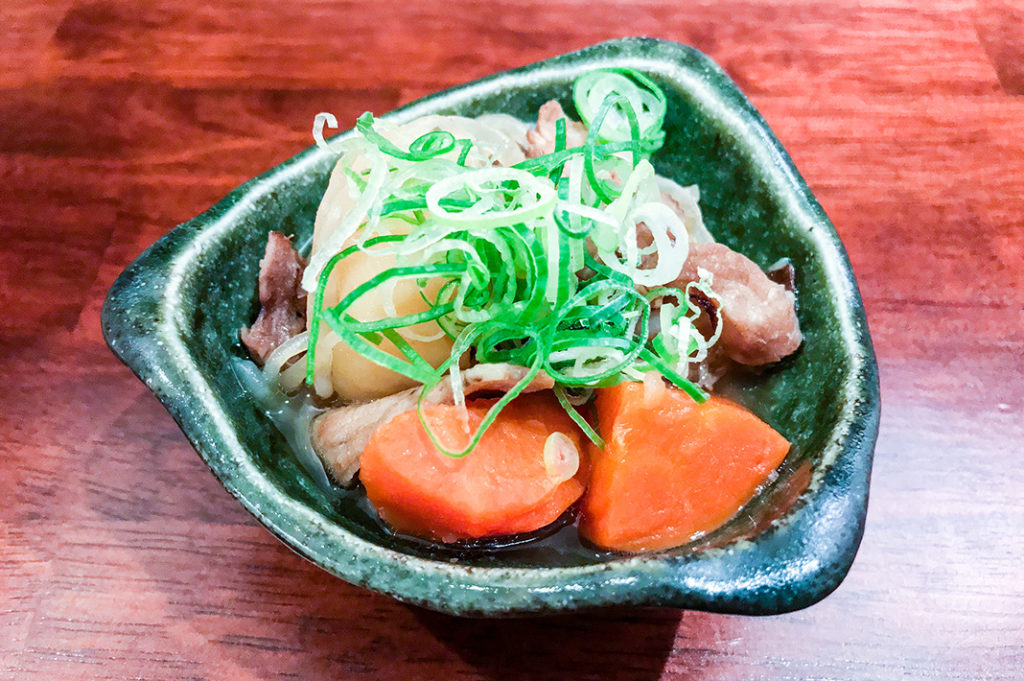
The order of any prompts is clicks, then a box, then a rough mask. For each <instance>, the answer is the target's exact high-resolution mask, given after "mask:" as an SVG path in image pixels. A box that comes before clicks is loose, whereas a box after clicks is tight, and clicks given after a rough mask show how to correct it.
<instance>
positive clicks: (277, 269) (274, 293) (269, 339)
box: [239, 232, 306, 364]
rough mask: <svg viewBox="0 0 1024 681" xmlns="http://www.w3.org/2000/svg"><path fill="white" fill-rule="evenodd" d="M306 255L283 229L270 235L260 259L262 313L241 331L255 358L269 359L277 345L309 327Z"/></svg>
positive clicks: (258, 360) (257, 360)
mask: <svg viewBox="0 0 1024 681" xmlns="http://www.w3.org/2000/svg"><path fill="white" fill-rule="evenodd" d="M302 269H303V263H302V257H301V256H299V254H298V253H297V252H296V250H295V249H294V248H292V242H291V241H289V240H288V237H286V236H285V235H284V234H282V233H281V232H271V233H270V234H269V235H268V236H267V248H266V251H264V253H263V259H262V260H260V277H259V292H260V313H259V316H258V317H256V321H255V322H253V325H252V326H250V327H248V328H243V329H242V330H241V333H240V334H239V335H240V336H241V338H242V343H243V344H244V345H245V347H246V349H247V350H248V351H249V354H250V355H251V356H252V358H253V360H255V361H256V363H258V364H263V363H264V362H266V361H267V357H269V356H270V353H272V352H273V351H274V350H275V349H276V348H277V346H279V345H281V343H284V342H285V341H286V340H288V339H289V338H291V337H292V336H294V335H296V334H298V333H301V332H302V330H303V329H305V328H306V312H305V310H306V293H305V291H303V290H302V286H301V285H300V281H301V279H302Z"/></svg>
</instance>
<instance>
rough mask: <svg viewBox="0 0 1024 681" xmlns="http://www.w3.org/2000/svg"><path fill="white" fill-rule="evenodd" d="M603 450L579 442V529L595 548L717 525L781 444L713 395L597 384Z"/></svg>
mask: <svg viewBox="0 0 1024 681" xmlns="http://www.w3.org/2000/svg"><path fill="white" fill-rule="evenodd" d="M596 407H597V417H598V424H599V427H600V431H601V434H602V436H603V437H604V439H605V443H606V445H605V448H604V449H603V450H602V449H599V448H597V447H595V446H593V445H590V446H589V447H588V450H589V459H590V466H591V478H590V486H589V488H588V490H587V493H586V494H585V495H584V497H583V503H582V518H581V522H580V534H581V535H582V536H583V537H584V538H586V539H587V540H589V541H590V542H592V543H594V544H596V545H597V546H600V547H602V548H606V549H611V550H615V551H630V552H640V551H653V550H657V549H664V548H669V547H672V546H680V545H682V544H685V543H687V542H688V541H690V540H691V539H693V538H694V537H695V536H697V535H699V534H701V533H706V532H709V531H711V530H713V529H715V528H716V527H719V526H720V525H722V524H723V523H724V522H725V521H726V520H728V519H729V518H731V517H732V516H733V515H735V514H736V512H737V511H738V510H739V509H740V508H742V507H743V505H744V504H746V503H747V502H748V501H749V500H750V499H751V498H752V497H753V496H754V494H755V493H756V492H757V490H758V488H760V487H761V486H762V485H763V484H764V483H765V482H766V481H767V480H768V478H769V476H771V474H772V472H773V471H774V470H775V469H776V468H777V467H778V466H779V464H780V463H782V460H783V459H784V458H785V457H786V452H788V451H789V442H787V441H786V439H785V438H783V437H782V436H781V435H779V434H778V433H777V432H775V430H773V429H772V428H771V426H769V425H768V424H766V423H765V422H763V421H761V420H760V419H759V418H757V417H756V416H755V415H754V414H752V413H750V412H749V411H747V410H746V409H744V408H743V407H741V406H739V405H737V404H735V403H733V402H730V401H728V400H725V399H723V398H720V397H711V398H710V399H709V400H708V401H707V402H705V403H704V404H697V403H696V402H694V401H693V400H692V399H691V398H690V397H688V396H687V395H685V394H684V393H683V392H681V391H679V390H676V389H675V388H669V387H666V386H664V385H663V384H662V383H661V381H658V384H657V387H652V386H650V385H649V386H648V387H647V388H646V389H645V386H644V384H641V383H622V384H620V385H617V386H615V387H612V388H605V389H602V390H598V391H597V400H596Z"/></svg>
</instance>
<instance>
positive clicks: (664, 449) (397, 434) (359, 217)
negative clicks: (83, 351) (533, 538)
mask: <svg viewBox="0 0 1024 681" xmlns="http://www.w3.org/2000/svg"><path fill="white" fill-rule="evenodd" d="M573 105H574V107H575V110H576V112H577V114H578V115H579V117H580V119H581V120H579V121H575V120H572V119H570V118H569V117H568V116H566V114H565V113H564V110H563V108H562V106H561V105H560V104H559V103H558V102H557V101H550V102H547V103H546V104H544V105H543V106H541V108H540V110H539V113H538V116H537V120H536V123H535V124H532V125H531V124H527V123H524V122H522V121H520V120H518V119H516V118H513V117H511V116H508V115H503V114H488V115H484V116H480V117H478V118H463V117H458V116H437V115H434V116H425V117H422V118H419V119H416V120H414V121H411V122H409V123H405V124H402V125H396V124H393V123H390V122H388V121H384V120H377V119H375V118H374V117H373V115H372V114H370V113H365V114H363V115H362V116H360V117H359V118H358V120H357V121H356V127H355V130H354V131H353V133H352V134H351V135H349V136H346V137H343V138H342V139H340V140H330V141H328V140H326V139H325V138H324V136H323V132H324V128H325V127H330V128H337V125H338V124H337V121H336V119H335V118H334V117H333V116H332V115H330V114H319V115H318V116H317V117H316V120H315V122H314V127H313V136H314V138H315V140H316V142H317V144H318V145H319V146H321V147H322V148H324V149H326V150H327V151H329V152H330V153H333V154H336V155H337V157H338V160H337V163H336V165H335V167H334V170H333V172H332V174H331V177H330V182H329V185H328V188H327V190H326V192H325V194H324V197H323V200H322V202H321V204H320V207H319V209H318V211H317V214H316V219H315V224H314V231H313V239H312V244H311V250H310V253H309V255H308V259H304V258H303V257H301V256H300V255H299V254H298V252H297V251H296V250H295V249H294V248H293V246H292V244H291V243H290V241H289V240H288V238H286V237H285V236H284V235H282V234H280V233H276V232H274V233H271V234H270V236H269V238H268V242H267V248H266V252H265V254H264V257H263V259H262V260H261V263H260V266H261V269H260V278H259V295H260V303H261V309H260V313H259V316H258V318H257V319H256V321H255V322H254V323H253V325H252V326H251V327H249V328H247V329H243V331H242V340H243V343H244V344H245V346H246V347H247V348H248V350H249V352H250V355H251V356H252V357H253V359H254V360H255V361H256V362H257V363H259V364H262V365H263V376H264V377H265V379H266V382H267V384H268V385H269V386H272V388H271V389H272V390H273V391H275V392H276V394H278V395H306V396H308V398H309V399H310V400H312V401H313V402H314V403H316V404H318V405H321V406H323V409H322V410H314V411H313V412H311V411H310V410H309V409H305V410H304V411H303V412H302V413H303V415H304V416H303V419H302V426H301V428H300V430H301V431H302V433H303V435H304V437H306V438H307V440H306V442H308V444H307V445H305V446H307V447H311V448H312V450H313V451H315V452H316V454H317V456H319V457H320V459H321V460H322V462H323V464H324V468H325V469H326V470H327V471H328V472H329V474H330V476H331V478H332V480H333V481H334V483H336V484H338V485H342V486H352V485H355V484H359V485H360V486H361V488H362V489H364V490H365V493H366V495H367V498H368V499H369V501H370V503H371V504H372V506H373V508H374V509H375V511H376V512H377V513H378V515H379V516H380V518H381V519H382V520H383V521H384V522H385V523H387V525H388V526H389V527H390V528H391V529H392V530H393V531H395V532H399V533H403V534H408V535H413V536H417V537H421V538H427V539H430V540H432V541H437V542H443V543H450V542H458V541H462V540H471V539H480V538H488V537H499V536H503V535H512V534H516V535H519V534H523V533H530V532H534V531H536V530H539V529H541V528H544V527H546V526H549V525H551V524H552V523H554V522H556V521H558V520H559V519H563V520H564V519H565V518H566V514H567V513H570V514H575V515H576V516H578V530H579V533H580V536H581V538H582V539H583V540H585V541H587V542H589V543H590V544H592V545H594V546H596V547H599V548H600V549H604V550H618V551H629V552H635V551H647V550H656V549H662V548H668V547H673V546H679V545H682V544H685V543H687V542H689V541H691V540H693V539H694V538H696V537H699V536H701V535H702V534H704V533H707V532H709V531H711V530H713V529H715V528H716V527H718V526H720V525H721V524H723V523H724V522H726V521H727V520H728V519H729V518H730V517H731V516H733V515H735V513H736V512H737V511H738V510H739V509H740V508H741V507H743V506H744V505H745V504H746V503H747V502H748V501H749V500H750V499H752V498H753V497H754V496H755V495H756V494H757V492H758V490H759V489H761V488H762V487H763V486H764V485H765V484H766V483H767V482H768V481H770V479H771V478H772V476H773V474H774V471H775V469H776V468H777V467H778V466H779V464H780V463H781V462H782V460H783V458H785V456H786V453H787V451H788V449H789V443H788V442H786V440H785V439H784V438H783V437H782V436H781V435H780V434H778V433H777V432H775V431H774V430H773V429H772V428H771V427H770V426H768V425H767V424H765V423H764V422H762V421H761V420H760V419H758V418H757V417H756V416H754V415H753V414H752V413H750V412H749V411H747V410H746V409H744V408H742V407H740V406H739V405H736V404H734V403H732V402H730V401H728V400H726V399H724V398H721V397H717V396H713V395H711V394H710V391H711V390H712V389H713V388H714V385H715V383H716V381H717V380H718V379H719V378H720V377H721V376H723V375H724V374H726V373H727V372H731V371H739V370H743V368H745V367H752V366H760V365H765V364H771V363H773V362H777V361H778V360H780V359H782V358H783V357H785V356H787V355H789V354H791V353H792V352H794V351H795V350H796V349H797V348H798V347H799V345H800V343H801V340H802V338H801V333H800V328H799V324H798V322H797V318H796V310H795V304H796V299H795V294H794V289H793V285H792V281H793V269H792V266H790V265H789V264H788V263H787V262H786V261H780V263H777V264H776V265H775V266H773V267H772V268H770V269H769V270H768V272H765V271H763V270H762V269H761V268H760V267H759V266H758V265H757V264H755V263H754V262H752V261H751V260H749V259H748V258H746V257H745V256H743V255H741V254H739V253H737V252H735V251H733V250H731V249H729V248H728V247H726V246H724V245H722V244H718V243H715V241H714V239H713V237H712V235H711V233H710V232H709V231H708V230H707V228H706V227H705V225H704V222H703V218H702V215H701V211H700V207H699V190H698V188H697V187H696V186H690V187H684V186H680V185H679V184H677V183H675V182H674V181H672V180H670V179H668V178H665V177H662V176H659V175H658V174H657V173H656V171H655V168H654V166H653V165H652V163H651V156H652V154H654V152H656V151H657V150H658V149H660V148H661V146H662V145H663V142H664V138H665V133H664V131H663V128H662V124H663V121H664V117H665V113H666V106H667V100H666V97H665V95H664V94H663V92H662V91H661V90H660V89H659V87H658V86H657V85H656V84H655V83H654V82H653V81H652V80H650V79H649V78H648V77H647V76H645V75H644V74H642V73H639V72H637V71H634V70H631V69H615V68H610V69H599V70H595V71H591V72H589V73H587V74H585V75H584V76H582V77H581V78H579V79H578V80H577V81H576V83H575V84H574V88H573ZM307 402H308V400H307ZM307 424H308V425H307Z"/></svg>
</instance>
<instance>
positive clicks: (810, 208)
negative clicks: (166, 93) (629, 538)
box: [102, 38, 879, 616]
mask: <svg viewBox="0 0 1024 681" xmlns="http://www.w3.org/2000/svg"><path fill="white" fill-rule="evenodd" d="M613 65H614V66H629V67H632V68H635V69H639V70H641V71H644V72H646V73H648V74H649V75H650V76H651V77H652V78H654V79H655V80H656V81H657V82H658V83H659V84H660V85H661V86H662V87H663V88H664V90H665V93H666V95H667V96H668V98H669V114H668V117H667V119H666V132H667V142H666V145H665V147H664V148H663V149H662V150H661V151H659V152H658V153H657V155H656V156H655V158H654V164H655V166H656V168H657V169H658V171H659V172H660V173H662V174H664V175H667V176H669V177H671V178H673V179H675V180H676V181H678V182H680V183H681V184H684V185H686V184H694V183H695V184H698V185H699V186H700V191H701V206H702V208H703V211H704V216H705V220H706V222H707V224H708V226H709V228H710V229H711V231H712V232H713V233H714V234H715V236H716V238H718V239H719V240H720V241H722V242H724V243H726V244H728V245H729V246H731V247H733V248H735V249H737V250H739V251H741V252H743V253H745V254H747V255H748V256H749V257H751V258H752V259H753V260H755V261H756V262H758V263H759V264H760V265H761V266H762V267H764V266H767V265H769V264H771V263H773V262H775V261H776V260H777V259H779V258H781V257H788V258H790V260H791V261H792V263H793V264H794V266H795V268H796V272H797V286H798V290H799V318H800V324H801V327H802V328H803V331H804V334H805V340H804V344H803V346H802V348H801V349H800V350H799V351H798V352H797V353H796V354H795V355H793V356H792V357H790V358H787V359H786V360H784V361H783V362H782V363H781V364H780V365H778V366H776V367H774V368H772V369H771V370H769V371H766V372H765V373H764V374H763V375H760V376H756V377H750V378H747V379H744V380H738V381H734V382H733V383H732V384H731V385H729V386H728V392H729V394H731V395H732V396H733V397H734V398H735V399H738V400H739V401H741V402H743V403H744V404H746V405H747V406H748V407H749V408H751V409H753V410H754V411H755V412H756V413H758V414H759V415H760V416H761V417H762V418H764V419H765V420H767V421H768V422H769V423H770V424H772V425H773V426H774V427H775V428H776V429H778V430H779V431H780V432H781V433H782V434H784V435H785V436H786V437H787V438H788V439H789V440H790V441H791V442H792V443H793V448H792V450H791V452H790V454H789V456H788V457H787V459H786V461H785V463H784V464H783V466H782V469H781V472H780V475H779V477H778V479H777V480H776V481H775V482H774V483H773V484H772V485H771V486H770V487H769V488H768V489H767V490H765V491H764V493H762V494H761V495H760V496H759V497H758V498H757V499H755V500H754V501H753V502H751V503H750V504H748V506H747V507H745V508H744V509H743V511H742V512H741V513H740V514H739V515H738V516H737V517H736V518H735V519H733V520H732V521H730V522H729V523H728V524H727V525H726V526H724V527H723V528H721V529H720V530H717V531H716V532H714V533H712V534H711V535H709V536H706V537H704V538H702V539H701V540H699V541H697V542H695V543H693V544H691V545H690V546H687V547H682V548H679V549H675V550H671V551H664V552H659V553H654V554H649V555H639V556H624V555H616V554H609V553H600V552H597V551H593V550H590V549H588V548H586V547H584V546H582V545H580V544H579V543H578V542H576V541H575V540H574V539H572V537H573V536H574V535H573V534H572V528H571V527H570V528H565V529H563V530H561V531H560V532H558V533H556V535H555V536H554V537H551V538H549V539H547V540H545V541H543V542H541V543H540V544H538V545H537V546H521V547H513V548H510V549H506V550H501V551H494V552H486V553H480V552H476V553H474V552H465V551H464V552H461V553H460V552H457V551H452V550H450V549H440V548H437V547H432V546H429V545H426V544H418V543H414V542H411V541H409V540H405V539H402V538H400V537H396V536H394V535H391V534H389V533H388V532H387V531H386V530H385V529H384V528H383V527H382V526H381V525H380V524H379V522H377V521H376V520H375V518H374V516H373V514H372V512H370V511H369V510H368V508H367V504H366V502H365V499H364V498H362V497H361V496H360V495H358V494H353V493H339V492H337V491H333V490H331V489H329V488H326V487H324V486H322V485H321V484H320V483H318V481H317V480H316V479H315V476H312V475H310V474H309V473H307V471H306V469H304V468H303V466H302V463H301V461H300V460H299V458H298V457H297V456H296V455H295V453H294V451H293V450H292V449H291V448H290V447H289V445H288V444H287V442H286V440H285V438H284V437H283V436H282V435H281V433H279V432H278V431H277V430H276V429H275V428H274V427H273V425H272V424H271V423H270V421H269V420H268V418H267V417H266V416H265V415H264V413H263V412H262V411H261V410H260V408H259V406H258V405H257V404H256V402H255V401H254V399H253V398H252V397H251V396H250V395H249V394H248V393H247V392H246V391H245V390H244V389H243V388H242V386H241V384H240V382H239V379H238V376H237V372H236V370H235V367H237V366H238V363H239V362H242V361H244V357H245V354H244V352H243V350H242V348H241V347H240V345H239V342H238V330H239V328H240V327H241V326H243V325H246V324H248V323H249V322H250V321H251V320H252V318H253V316H254V314H255V311H256V309H257V298H256V279H257V274H258V268H259V260H260V257H261V255H262V252H263V247H264V245H265V241H266V235H267V232H269V231H271V230H281V231H284V232H286V233H288V234H294V235H296V237H297V238H298V239H300V240H301V239H303V238H305V237H308V236H309V233H310V231H311V229H312V225H313V216H314V214H315V212H316V208H317V204H318V203H319V201H320V197H321V195H322V194H323V192H324V190H325V188H326V186H327V179H328V176H329V174H330V171H331V167H332V163H333V158H332V157H331V155H329V154H328V153H326V152H324V151H321V150H319V149H317V148H315V147H313V148H310V149H307V150H306V151H304V152H302V153H300V154H299V155H298V156H296V157H294V158H292V159H291V160H289V161H287V162H285V163H283V164H281V165H280V166H278V167H276V168H274V169H272V170H270V171H269V172H267V173H264V174H263V175H260V176H259V177H256V178H254V179H253V180H250V181H249V182H247V183H245V184H244V185H242V186H241V187H239V188H238V189H236V190H235V191H233V192H232V193H231V194H229V195H228V196H227V197H226V198H225V199H224V200H222V201H221V202H220V203H218V204H217V205H215V206H214V207H213V208H211V209H210V210H208V211H206V212H205V213H203V214H202V215H200V216H199V217H197V218H195V219H193V220H191V221H189V222H187V223H185V224H183V225H181V226H179V227H177V228H176V229H174V230H173V231H171V232H170V233H169V234H168V235H167V236H165V237H164V238H163V239H161V240H160V241H158V242H157V243H156V244H154V245H153V246H152V247H150V248H149V249H148V250H147V251H146V252H145V253H143V254H142V256H140V257H139V258H138V260H136V261H135V262H133V263H132V264H131V265H130V266H129V267H128V268H127V269H126V270H125V271H124V273H123V274H121V276H120V277H119V278H118V279H117V281H116V282H115V284H114V286H113V288H112V289H111V290H110V293H109V295H108V297H107V300H106V303H105V305H104V308H103V319H102V323H103V332H104V335H105V337H106V340H107V343H108V344H109V345H110V347H111V349H112V350H113V351H114V352H115V353H116V354H117V355H118V356H119V357H120V358H121V359H122V360H123V361H124V362H125V364H127V365H128V366H129V367H130V368H131V369H132V371H134V372H135V373H136V374H137V375H138V376H139V378H141V379H142V380H143V381H144V382H145V383H146V385H148V386H149V387H150V388H151V389H152V390H153V392H154V393H156V396H157V397H158V398H159V399H160V401H161V402H162V403H163V404H164V405H165V406H166V407H167V410H168V411H169V412H170V413H171V415H172V416H173V417H174V419H175V420H176V421H177V422H178V424H179V425H180V426H181V428H182V430H183V431H184V432H185V435H186V436H187V437H188V438H189V440H191V442H192V443H193V444H194V445H195V448H196V450H197V451H198V452H199V454H200V456H202V458H203V460H204V461H206V463H207V465H209V467H210V469H211V470H212V471H213V472H214V474H215V475H216V476H217V477H218V478H219V479H220V480H221V482H222V483H223V484H224V486H225V487H226V488H227V489H228V491H230V492H231V493H232V494H233V495H234V496H235V497H237V498H238V500H239V501H240V502H241V503H242V504H243V505H244V506H245V507H246V508H247V509H248V510H249V511H250V512H251V513H252V514H253V515H254V516H255V517H256V518H257V519H258V520H259V521H260V522H261V523H263V524H264V525H265V526H266V527H267V529H269V530H270V531H271V532H272V533H274V535H276V536H277V537H278V538H279V539H281V541H283V542H284V543H285V544H287V545H288V546H290V547H291V548H292V549H294V550H295V551H296V552H297V553H299V554H300V555H302V556H304V557H305V558H307V559H309V560H310V561H312V562H314V563H316V564H317V565H319V566H320V567H322V568H323V569H325V570H327V571H329V572H331V573H333V574H335V575H337V576H339V577H341V578H342V579H344V580H346V581H348V582H351V583H353V584H357V585H360V586H364V587H367V588H370V589H374V590H376V591H379V592H381V593H385V594H388V595H391V596H394V597H395V598H398V599H400V600H402V601H406V602H409V603H415V604H418V605H422V606H425V607H428V608H432V609H435V610H440V611H443V612H447V613H452V614H457V615H477V616H496V615H513V614H532V613H553V612H564V611H572V610H580V609H586V608H595V607H602V606H613V605H630V606H665V607H677V608H690V609H702V610H712V611H718V612H729V613H746V614H773V613H780V612H786V611H790V610H795V609H798V608H802V607H805V606H807V605H810V604H812V603H814V602H816V601H818V600H820V599H821V598H824V597H825V596H826V595H828V594H829V593H830V592H831V591H832V590H833V589H835V588H836V587H837V586H838V585H839V583H840V581H841V580H842V579H843V577H844V576H845V575H846V572H847V571H848V570H849V567H850V564H851V563H852V561H853V557H854V554H855V553H856V551H857V546H858V544H859V543H860V539H861V535H862V532H863V527H864V516H865V513H866V510H867V499H868V480H869V476H870V470H871V456H872V451H873V448H874V442H875V437H876V434H877V429H878V415H879V393H878V378H877V368H876V365H875V359H874V354H873V350H872V347H871V340H870V338H869V336H868V330H867V325H866V322H865V318H864V312H863V308H862V304H861V300H860V295H859V293H858V291H857V285H856V282H855V281H854V278H853V273H852V272H851V270H850V264H849V262H848V261H847V258H846V254H845V252H844V250H843V247H842V244H840V242H839V238H838V237H837V235H836V232H835V230H834V229H833V227H832V225H831V223H830V222H829V220H828V218H827V217H826V216H825V213H824V212H823V211H822V209H821V207H820V206H819V205H818V203H817V202H816V201H815V199H814V197H813V196H812V195H811V192H810V190H809V189H808V187H807V185H806V184H805V183H804V181H803V179H802V178H801V177H800V175H799V174H798V173H797V171H796V169H795V168H794V167H793V163H792V161H791V160H790V158H789V156H787V155H786V152H785V151H784V150H783V149H782V146H781V145H780V144H779V142H778V140H777V139H776V138H775V136H774V135H773V134H772V132H771V131H770V130H769V129H768V127H767V125H766V124H765V122H764V120H763V119H762V118H761V116H760V115H759V114H758V113H757V111H756V110H755V109H754V108H753V106H752V105H751V104H750V102H749V101H748V100H747V99H746V97H744V96H743V94H742V93H741V92H740V91H739V90H738V89H737V88H736V86H735V85H734V84H733V83H732V81H731V80H729V78H728V77H727V76H726V75H725V74H724V73H723V72H722V71H721V69H719V68H718V67H717V66H716V65H715V64H714V63H713V62H712V61H711V60H710V59H708V58H707V57H705V56H704V55H702V54H701V53H699V52H697V51H696V50H693V49H692V48H689V47H686V46H684V45H680V44H677V43H670V42H664V41H660V40H652V39H641V38H629V39H623V40H615V41H611V42H607V43H602V44H599V45H595V46H593V47H589V48H587V49H584V50H581V51H579V52H573V53H571V54H567V55H563V56H560V57H556V58H554V59H550V60H547V61H544V62H540V63H538V64H533V65H530V66H525V67H523V68H519V69H513V70H511V71H506V72H504V73H499V74H496V75H493V76H490V77H488V78H485V79H483V80H480V81H476V82H474V83H469V84H466V85H462V86H460V87H457V88H454V89H452V90H448V91H446V92H441V93H438V94H435V95H431V96H429V97H426V98H424V99H421V100H419V101H417V102H414V103H412V104H410V105H408V106H405V107H402V108H401V109H398V110H396V111H394V112H392V113H390V114H388V115H387V117H388V118H390V119H391V120H394V121H407V120H410V119H412V118H415V117H417V116H422V115H424V114H431V113H458V114H462V115H468V116H474V115H478V114H482V113H485V112H506V113H511V114H513V115H515V116H517V117H519V118H522V119H530V118H532V117H533V116H535V115H536V111H537V108H538V107H539V106H540V105H541V104H542V103H543V102H544V101H546V100H548V99H550V98H557V99H559V100H561V102H562V103H563V104H564V105H566V108H567V110H568V111H569V112H570V114H573V113H574V110H573V109H572V106H571V97H570V88H571V84H572V81H573V80H574V78H575V77H576V76H578V75H580V74H581V73H583V72H585V71H587V70H589V69H592V68H596V67H602V66H613ZM567 537H568V538H567Z"/></svg>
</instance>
